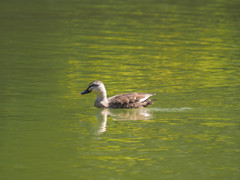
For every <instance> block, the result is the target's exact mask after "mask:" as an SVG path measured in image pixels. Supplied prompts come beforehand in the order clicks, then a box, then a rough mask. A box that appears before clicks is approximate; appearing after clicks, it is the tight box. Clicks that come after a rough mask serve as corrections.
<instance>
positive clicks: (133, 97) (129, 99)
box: [79, 81, 156, 109]
mask: <svg viewBox="0 0 240 180" xmlns="http://www.w3.org/2000/svg"><path fill="white" fill-rule="evenodd" d="M88 93H95V94H96V95H97V98H96V100H95V103H94V106H95V107H97V108H112V109H123V108H126V109H130V108H144V107H147V106H148V105H150V104H153V100H151V99H149V97H151V96H153V95H156V94H153V93H126V94H118V95H115V96H112V97H110V98H107V91H106V88H105V86H104V84H103V83H102V82H101V81H93V82H91V83H90V84H89V85H88V87H87V89H86V90H85V91H83V92H81V93H80V94H79V95H85V94H88Z"/></svg>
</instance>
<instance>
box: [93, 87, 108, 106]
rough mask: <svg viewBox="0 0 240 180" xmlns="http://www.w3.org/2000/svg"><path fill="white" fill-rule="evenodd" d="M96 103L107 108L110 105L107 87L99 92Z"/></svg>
mask: <svg viewBox="0 0 240 180" xmlns="http://www.w3.org/2000/svg"><path fill="white" fill-rule="evenodd" d="M95 103H97V104H98V105H97V106H104V107H105V108H107V107H108V99H107V92H106V90H105V89H103V90H102V91H99V92H97V99H96V102H95Z"/></svg>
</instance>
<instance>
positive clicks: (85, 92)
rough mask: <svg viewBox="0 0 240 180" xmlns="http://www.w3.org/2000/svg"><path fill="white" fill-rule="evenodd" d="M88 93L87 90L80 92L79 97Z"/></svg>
mask: <svg viewBox="0 0 240 180" xmlns="http://www.w3.org/2000/svg"><path fill="white" fill-rule="evenodd" d="M90 92H91V91H89V90H88V89H87V90H85V91H83V92H81V93H80V94H79V95H84V94H88V93H90Z"/></svg>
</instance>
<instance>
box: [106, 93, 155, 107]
mask: <svg viewBox="0 0 240 180" xmlns="http://www.w3.org/2000/svg"><path fill="white" fill-rule="evenodd" d="M153 95H155V94H146V93H128V94H119V95H116V96H113V97H110V98H108V102H109V107H110V108H141V107H145V106H147V105H149V104H152V101H151V100H150V99H148V98H149V97H150V96H153Z"/></svg>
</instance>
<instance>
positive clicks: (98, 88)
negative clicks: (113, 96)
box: [79, 81, 105, 95]
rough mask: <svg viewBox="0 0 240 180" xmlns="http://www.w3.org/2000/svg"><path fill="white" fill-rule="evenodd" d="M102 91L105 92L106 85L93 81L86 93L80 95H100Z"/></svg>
mask: <svg viewBox="0 0 240 180" xmlns="http://www.w3.org/2000/svg"><path fill="white" fill-rule="evenodd" d="M102 91H105V86H104V84H103V83H102V82H101V81H93V82H91V83H90V84H89V85H88V88H87V89H86V90H85V91H83V92H81V93H80V94H79V95H84V94H88V93H91V92H94V93H96V94H99V93H100V92H102Z"/></svg>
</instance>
